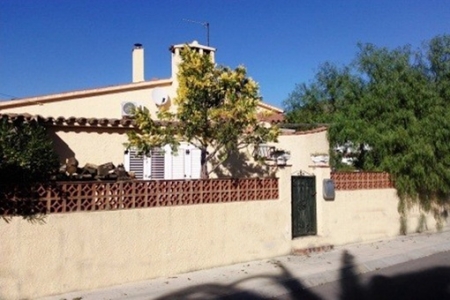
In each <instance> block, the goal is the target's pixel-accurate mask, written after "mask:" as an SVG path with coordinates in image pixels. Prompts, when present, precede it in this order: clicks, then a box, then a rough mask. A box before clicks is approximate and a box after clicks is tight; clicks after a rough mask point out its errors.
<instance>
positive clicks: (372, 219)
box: [292, 167, 437, 251]
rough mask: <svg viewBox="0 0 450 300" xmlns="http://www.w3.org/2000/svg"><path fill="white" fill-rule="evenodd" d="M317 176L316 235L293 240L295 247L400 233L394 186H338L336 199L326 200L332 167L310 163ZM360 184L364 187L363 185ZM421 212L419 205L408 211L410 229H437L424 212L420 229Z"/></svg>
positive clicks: (386, 236) (377, 237) (366, 240)
mask: <svg viewBox="0 0 450 300" xmlns="http://www.w3.org/2000/svg"><path fill="white" fill-rule="evenodd" d="M309 170H310V173H311V174H314V175H315V176H316V188H317V196H316V201H317V229H318V232H317V235H316V236H307V237H301V238H296V239H294V240H292V249H293V251H296V250H299V249H305V248H314V247H321V246H325V245H344V244H349V243H361V242H369V241H374V240H380V239H383V238H389V237H394V236H398V235H400V215H399V213H398V210H397V206H398V201H399V200H398V196H397V192H396V190H395V189H394V188H384V189H355V190H336V193H335V196H336V197H335V200H333V201H325V200H324V198H323V190H322V189H323V187H322V181H323V179H325V178H330V168H328V167H311V168H310V169H309ZM360 188H361V187H360ZM420 215H421V212H420V211H419V209H418V208H417V207H414V208H412V209H411V210H410V211H409V213H408V218H407V223H408V224H407V228H408V233H413V232H417V231H422V230H428V231H437V227H436V221H435V219H434V217H433V216H432V215H431V214H426V215H425V217H426V218H425V228H423V229H420V228H419V224H420Z"/></svg>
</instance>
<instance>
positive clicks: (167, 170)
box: [164, 145, 172, 179]
mask: <svg viewBox="0 0 450 300" xmlns="http://www.w3.org/2000/svg"><path fill="white" fill-rule="evenodd" d="M164 179H172V149H171V148H170V146H169V145H166V146H164Z"/></svg>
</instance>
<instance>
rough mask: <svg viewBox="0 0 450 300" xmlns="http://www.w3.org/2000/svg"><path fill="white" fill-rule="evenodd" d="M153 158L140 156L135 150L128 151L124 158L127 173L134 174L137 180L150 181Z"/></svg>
mask: <svg viewBox="0 0 450 300" xmlns="http://www.w3.org/2000/svg"><path fill="white" fill-rule="evenodd" d="M150 166H151V157H147V156H146V155H138V152H137V150H136V149H134V148H130V149H128V151H127V153H125V156H124V167H125V170H126V171H127V172H133V173H134V174H135V176H136V179H141V180H142V179H146V180H148V179H150V177H151V167H150Z"/></svg>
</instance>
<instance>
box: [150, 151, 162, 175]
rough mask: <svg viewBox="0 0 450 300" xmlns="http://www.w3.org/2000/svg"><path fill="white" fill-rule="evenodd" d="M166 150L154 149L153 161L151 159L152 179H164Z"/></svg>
mask: <svg viewBox="0 0 450 300" xmlns="http://www.w3.org/2000/svg"><path fill="white" fill-rule="evenodd" d="M164 156H165V155H164V150H163V149H154V150H152V159H151V166H150V168H151V170H150V174H151V178H152V179H164V170H165V167H164V160H165V157H164Z"/></svg>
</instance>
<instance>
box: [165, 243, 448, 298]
mask: <svg viewBox="0 0 450 300" xmlns="http://www.w3.org/2000/svg"><path fill="white" fill-rule="evenodd" d="M341 264H342V266H341V269H340V281H339V282H340V294H339V299H341V300H360V299H364V300H365V299H367V300H374V299H383V300H391V299H396V300H402V299H450V268H449V267H437V268H430V269H427V270H423V271H419V272H412V273H405V274H402V275H398V276H392V277H388V276H380V275H376V276H373V277H371V278H370V280H369V282H368V283H366V284H363V283H362V280H361V277H360V276H361V275H359V274H358V273H357V272H356V269H355V262H354V257H353V255H351V254H350V253H349V252H347V251H345V252H344V253H343V254H342V258H341ZM279 266H280V268H281V270H282V273H281V274H280V275H277V276H273V275H258V276H252V277H248V278H245V279H243V280H239V281H235V282H233V283H231V284H214V283H211V284H202V285H197V286H193V287H189V288H186V289H181V290H178V291H175V292H173V293H169V294H167V295H165V296H162V297H159V298H157V299H158V300H169V299H187V300H194V299H224V300H225V299H230V300H231V299H233V300H234V299H246V300H259V299H267V298H268V297H267V296H264V295H261V294H260V293H258V290H246V289H243V288H241V287H239V285H240V284H241V283H243V282H244V281H248V280H253V279H258V278H260V279H266V280H268V281H270V282H271V284H274V285H275V286H277V285H278V286H279V287H282V288H283V289H284V290H286V294H288V295H284V296H283V299H289V298H290V299H295V300H297V299H298V300H300V299H302V300H319V299H322V298H321V297H320V296H318V295H315V294H314V293H313V292H312V291H311V290H309V289H307V288H306V287H305V286H304V285H303V284H302V282H301V280H300V279H298V278H293V276H292V274H291V273H290V272H289V270H288V269H287V268H286V267H284V266H283V265H281V264H280V265H279ZM336 298H337V297H336Z"/></svg>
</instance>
